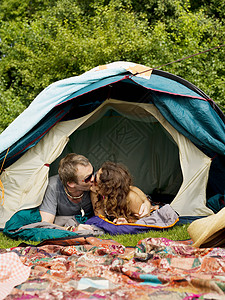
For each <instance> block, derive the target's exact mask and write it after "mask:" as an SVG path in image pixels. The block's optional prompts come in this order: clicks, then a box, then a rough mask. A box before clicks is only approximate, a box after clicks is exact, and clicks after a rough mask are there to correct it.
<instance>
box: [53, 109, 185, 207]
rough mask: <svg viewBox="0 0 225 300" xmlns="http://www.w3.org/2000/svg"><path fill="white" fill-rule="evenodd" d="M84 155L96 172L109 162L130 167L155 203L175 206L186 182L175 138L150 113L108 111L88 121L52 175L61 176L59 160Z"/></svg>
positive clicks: (138, 182) (77, 133)
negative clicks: (68, 155) (104, 163)
mask: <svg viewBox="0 0 225 300" xmlns="http://www.w3.org/2000/svg"><path fill="white" fill-rule="evenodd" d="M70 152H75V153H79V154H83V155H85V156H86V157H88V159H89V160H90V162H91V163H92V164H93V166H94V168H95V170H97V169H98V168H100V166H101V164H102V163H103V162H104V161H106V160H110V161H114V162H120V163H123V164H124V165H126V166H127V167H128V169H129V171H130V173H131V174H132V176H133V179H134V185H136V186H138V187H139V188H141V189H142V190H143V191H144V192H145V193H146V194H150V195H152V196H153V199H154V200H155V201H163V202H171V201H172V199H173V198H174V197H175V195H176V194H177V192H178V190H179V189H180V186H181V184H182V181H183V177H182V171H181V166H180V160H179V149H178V146H177V144H176V143H175V142H174V140H173V138H172V137H171V135H170V134H169V133H168V132H167V130H166V129H165V128H164V127H163V126H162V125H161V124H160V122H159V121H158V120H157V119H156V118H155V117H154V116H153V115H151V114H150V113H145V115H143V114H141V115H140V114H139V111H138V109H135V110H130V111H129V110H128V111H127V110H126V111H125V110H122V111H121V110H120V111H119V110H115V109H114V108H111V107H108V110H107V111H105V112H104V114H102V115H100V116H97V117H96V116H95V117H93V118H91V119H88V120H87V121H86V122H85V123H84V124H83V125H82V126H81V127H79V129H77V130H76V131H74V132H73V133H72V134H71V135H70V137H69V142H68V143H67V145H66V147H65V148H64V150H63V152H62V154H61V155H60V157H58V159H57V160H56V161H55V162H54V163H52V165H51V168H50V175H54V174H56V173H57V168H58V163H59V160H60V159H61V158H62V157H64V156H65V155H66V154H67V153H70Z"/></svg>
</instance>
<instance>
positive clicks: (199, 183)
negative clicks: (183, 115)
mask: <svg viewBox="0 0 225 300" xmlns="http://www.w3.org/2000/svg"><path fill="white" fill-rule="evenodd" d="M111 108H113V109H115V110H116V111H118V112H120V113H122V114H125V115H129V116H130V117H132V118H138V119H139V120H140V119H143V120H144V118H145V117H146V116H148V117H149V114H150V115H152V116H154V118H155V119H157V120H158V121H159V122H160V123H161V125H162V126H163V127H164V128H165V129H166V130H167V131H168V132H169V134H170V135H171V136H172V138H173V139H174V141H175V142H176V144H177V146H178V148H179V155H180V165H181V169H182V174H183V182H182V184H181V187H180V189H179V191H178V193H177V195H176V197H175V198H174V200H173V201H172V203H171V206H172V207H173V208H174V210H175V211H177V212H178V213H179V214H180V215H182V216H191V215H199V216H201V215H203V216H205V215H209V214H212V213H213V212H212V211H211V210H210V209H208V208H207V207H206V194H205V191H206V184H207V179H208V172H209V168H210V164H211V159H210V158H209V157H207V156H206V155H205V154H203V153H202V152H201V151H200V150H199V149H198V148H196V147H195V146H194V145H193V143H192V142H191V141H190V140H188V139H187V138H186V137H184V136H183V135H181V134H180V133H178V132H177V131H176V130H175V129H174V128H173V127H172V126H171V125H170V124H169V123H168V122H167V121H166V120H165V118H164V117H163V116H162V115H161V113H160V112H159V111H158V110H157V108H156V107H155V106H154V105H153V104H146V103H130V102H125V101H119V100H114V99H108V100H106V101H105V102H104V103H102V104H101V105H100V106H99V107H98V108H97V109H96V110H94V111H93V112H91V113H90V114H88V115H86V116H84V117H82V118H79V119H75V120H72V121H64V122H59V123H58V124H57V125H55V126H54V127H53V128H52V129H51V130H50V131H49V132H48V133H47V134H46V135H45V137H44V138H43V139H42V140H41V141H40V142H39V143H38V144H37V145H36V146H35V147H33V148H31V149H29V150H28V151H27V152H26V153H25V154H24V155H23V156H22V157H21V158H20V159H18V160H17V161H16V162H15V163H14V164H12V165H11V166H10V167H8V168H7V169H5V170H4V171H3V172H2V174H1V177H0V179H1V181H2V183H3V186H4V190H5V196H4V204H3V205H2V206H0V227H4V225H5V222H6V221H7V220H8V219H9V218H10V217H11V216H12V215H13V214H14V213H15V212H16V211H18V210H21V209H28V208H33V207H36V206H39V205H40V204H41V201H42V199H43V196H44V192H45V189H46V187H47V182H48V175H49V167H48V165H50V164H51V163H52V162H54V161H55V159H56V158H57V157H58V156H59V155H60V154H61V153H62V151H63V149H64V147H65V145H66V144H67V142H68V140H69V136H70V135H71V134H72V133H73V132H74V131H75V130H76V129H78V128H79V127H80V126H81V125H82V124H85V126H88V124H89V123H90V124H91V123H93V122H94V121H95V120H98V119H99V118H100V117H101V116H103V115H104V114H105V112H106V111H107V110H109V109H111Z"/></svg>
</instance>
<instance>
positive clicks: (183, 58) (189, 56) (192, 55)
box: [131, 44, 225, 77]
mask: <svg viewBox="0 0 225 300" xmlns="http://www.w3.org/2000/svg"><path fill="white" fill-rule="evenodd" d="M224 46H225V44H223V45H219V46H217V47H213V48H210V49H207V50H205V51H201V52H198V53H194V54H191V55H188V56H186V57H182V58H179V59H177V60H174V61H171V62H169V63H166V64H163V65H160V66H157V67H154V68H149V69H147V70H144V71H141V72H137V73H135V74H132V75H131V77H133V76H136V75H139V74H142V73H145V72H149V71H151V70H155V69H159V68H162V67H164V66H168V65H171V64H173V63H176V62H179V61H182V60H185V59H188V58H191V57H194V56H196V55H199V54H203V53H206V52H209V51H212V50H215V49H219V48H221V47H224Z"/></svg>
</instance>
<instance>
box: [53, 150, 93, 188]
mask: <svg viewBox="0 0 225 300" xmlns="http://www.w3.org/2000/svg"><path fill="white" fill-rule="evenodd" d="M58 173H59V177H60V179H61V181H62V183H63V185H64V186H65V187H71V188H74V187H77V186H79V189H80V190H84V191H86V190H89V189H90V187H91V185H92V179H93V173H94V170H93V167H92V165H91V163H90V162H89V160H88V159H87V158H86V157H85V156H83V155H79V154H75V153H69V154H67V155H66V156H65V157H64V158H63V159H61V161H60V163H59V169H58Z"/></svg>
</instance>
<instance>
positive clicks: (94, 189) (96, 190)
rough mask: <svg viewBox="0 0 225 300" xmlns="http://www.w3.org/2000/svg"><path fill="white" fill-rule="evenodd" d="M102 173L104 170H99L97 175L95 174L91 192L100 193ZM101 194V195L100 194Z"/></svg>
mask: <svg viewBox="0 0 225 300" xmlns="http://www.w3.org/2000/svg"><path fill="white" fill-rule="evenodd" d="M101 173H102V169H99V170H98V171H97V172H96V173H95V174H94V181H93V183H94V184H93V185H92V187H91V191H93V192H96V193H97V192H98V193H99V187H98V183H99V181H100V175H101ZM99 194H100V193H99Z"/></svg>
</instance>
